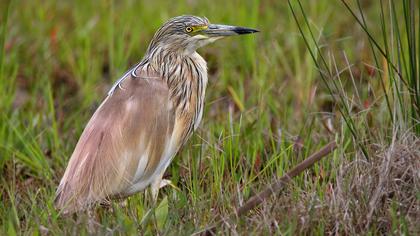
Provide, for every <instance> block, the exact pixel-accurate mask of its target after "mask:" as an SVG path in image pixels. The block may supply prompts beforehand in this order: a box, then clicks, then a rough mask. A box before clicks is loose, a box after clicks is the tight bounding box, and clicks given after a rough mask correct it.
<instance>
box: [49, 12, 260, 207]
mask: <svg viewBox="0 0 420 236" xmlns="http://www.w3.org/2000/svg"><path fill="white" fill-rule="evenodd" d="M255 32H258V30H256V29H251V28H246V27H239V26H230V25H221V24H211V23H210V22H209V20H208V19H207V18H205V17H198V16H191V15H184V16H178V17H174V18H172V19H170V20H168V21H167V22H166V23H164V24H163V25H162V26H161V27H160V28H159V29H158V30H157V32H156V33H155V34H154V36H153V38H152V40H151V42H150V44H149V46H148V48H147V51H146V54H145V56H144V57H143V59H142V60H141V61H140V62H139V63H137V64H136V65H135V66H134V67H132V68H131V69H129V70H128V71H127V72H126V73H125V74H124V75H123V76H122V77H121V78H120V79H118V80H117V81H116V83H115V84H114V85H113V86H112V88H111V89H110V91H109V92H108V95H107V97H106V98H105V99H104V101H103V102H102V103H101V105H100V106H99V107H98V108H97V110H96V111H95V112H94V114H93V115H92V117H91V119H90V120H89V121H88V123H87V125H86V127H85V129H84V130H83V132H82V134H81V136H80V138H79V141H78V142H77V144H76V147H75V149H74V151H73V154H72V155H71V157H70V160H69V162H68V165H67V168H66V170H65V172H64V175H63V177H62V179H61V181H60V184H59V186H58V188H57V191H56V198H55V206H56V207H57V209H60V210H61V211H62V212H64V213H72V212H77V211H81V210H84V209H87V208H90V207H91V206H93V205H94V204H97V203H102V202H107V201H109V200H110V199H113V198H125V197H128V196H130V195H133V194H135V193H138V192H140V191H142V190H144V189H145V188H147V187H149V186H150V189H151V193H152V194H151V195H152V198H153V199H157V195H158V191H159V187H160V184H161V181H162V177H163V174H164V172H165V170H166V169H167V168H168V166H169V164H170V163H171V161H172V160H173V158H174V157H175V155H176V153H177V152H178V151H179V150H180V148H181V147H182V146H183V145H184V144H185V143H186V141H187V140H188V139H189V138H190V136H191V135H192V133H193V132H194V131H195V130H196V129H197V127H198V126H199V124H200V121H201V119H202V115H203V105H204V99H205V93H206V86H207V80H208V78H207V64H206V61H205V60H204V59H203V58H202V57H201V56H200V55H199V54H198V53H197V52H196V50H197V49H198V48H200V47H203V46H205V45H207V44H209V43H212V42H214V41H216V40H218V39H221V38H223V37H227V36H233V35H242V34H250V33H255Z"/></svg>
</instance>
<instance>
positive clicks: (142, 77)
mask: <svg viewBox="0 0 420 236" xmlns="http://www.w3.org/2000/svg"><path fill="white" fill-rule="evenodd" d="M128 76H130V77H129V78H126V79H124V80H123V81H121V83H120V85H119V87H120V89H115V90H114V91H113V93H112V95H110V96H108V97H107V98H106V99H105V101H104V102H103V103H102V104H101V106H100V107H99V108H98V109H97V110H96V112H95V113H94V115H93V116H92V118H91V119H90V121H89V122H88V124H87V126H86V127H85V130H84V131H83V133H82V135H81V137H80V139H79V141H78V143H77V145H76V148H75V150H74V152H73V154H72V156H71V158H70V161H69V164H68V166H67V169H66V171H65V173H64V176H63V178H62V180H61V182H60V185H59V187H58V189H57V197H56V206H57V207H58V208H60V209H63V210H64V211H66V212H73V211H77V210H80V209H83V208H85V207H87V206H88V205H90V204H92V203H94V202H98V201H103V200H104V199H106V198H107V197H109V196H115V195H118V194H121V193H123V191H124V190H125V189H127V188H129V187H130V186H131V185H132V184H133V181H138V180H139V179H141V178H142V177H145V176H147V175H152V174H153V172H154V171H155V170H156V168H157V166H158V165H159V162H160V161H161V159H162V156H164V155H167V154H164V152H165V147H166V149H167V146H168V142H173V139H172V140H170V139H171V136H172V134H173V131H174V124H175V112H174V111H173V108H172V105H171V102H170V99H169V89H168V86H167V84H166V83H165V82H164V81H163V80H161V79H160V78H157V77H156V76H155V75H153V74H152V75H150V74H147V73H146V72H141V73H140V74H138V77H136V78H134V77H131V75H128ZM172 138H173V137H172ZM172 145H173V144H172ZM166 152H167V150H166ZM139 163H142V164H141V165H139ZM140 166H142V167H141V168H142V169H139V168H140Z"/></svg>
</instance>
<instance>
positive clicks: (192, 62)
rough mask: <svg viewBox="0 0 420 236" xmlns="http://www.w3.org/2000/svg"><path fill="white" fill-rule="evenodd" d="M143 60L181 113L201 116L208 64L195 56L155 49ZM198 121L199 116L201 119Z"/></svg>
mask: <svg viewBox="0 0 420 236" xmlns="http://www.w3.org/2000/svg"><path fill="white" fill-rule="evenodd" d="M148 55H150V56H149V57H148V58H145V60H146V61H145V64H146V65H147V66H150V67H151V68H153V70H154V71H156V72H157V73H158V74H159V75H160V77H161V78H162V79H164V80H165V81H166V83H167V84H168V87H169V90H170V93H171V94H170V97H171V99H172V101H173V103H174V105H175V106H176V107H177V111H179V112H180V113H184V112H188V111H189V110H191V111H193V112H194V113H197V114H194V116H197V118H198V116H201V114H198V113H201V112H202V106H203V102H204V96H205V89H206V86H207V63H206V61H205V60H204V59H203V58H202V57H201V56H200V55H199V54H198V53H197V52H193V53H190V54H185V53H180V52H174V51H170V50H165V49H164V48H161V49H156V50H155V51H153V52H151V53H149V54H148ZM200 118H201V117H200Z"/></svg>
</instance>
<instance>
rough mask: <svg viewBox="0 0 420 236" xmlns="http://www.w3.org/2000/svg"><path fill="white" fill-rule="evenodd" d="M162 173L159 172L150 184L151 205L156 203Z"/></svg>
mask: <svg viewBox="0 0 420 236" xmlns="http://www.w3.org/2000/svg"><path fill="white" fill-rule="evenodd" d="M162 177H163V173H162V174H159V175H158V176H157V177H156V178H155V179H154V180H153V182H152V184H151V185H150V193H151V195H152V202H153V205H156V203H157V199H158V195H159V189H160V182H162Z"/></svg>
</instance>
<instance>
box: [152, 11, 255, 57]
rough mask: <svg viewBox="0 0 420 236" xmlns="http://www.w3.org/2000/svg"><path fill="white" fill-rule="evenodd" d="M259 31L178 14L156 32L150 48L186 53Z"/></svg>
mask: <svg viewBox="0 0 420 236" xmlns="http://www.w3.org/2000/svg"><path fill="white" fill-rule="evenodd" d="M255 32H259V31H258V30H255V29H250V28H245V27H239V26H230V25H218V24H211V23H210V22H209V20H208V19H207V18H205V17H198V16H188V15H185V16H177V17H174V18H172V19H170V20H168V21H167V22H166V23H165V24H164V25H163V26H162V27H160V29H159V30H158V31H157V32H156V33H155V35H154V37H153V40H152V42H151V43H150V46H149V50H153V49H156V48H157V47H161V48H162V49H166V50H173V51H176V52H181V53H185V54H190V53H193V52H195V50H196V49H197V48H199V47H202V46H204V45H207V44H209V43H212V42H214V41H216V40H218V39H220V38H223V37H226V36H233V35H240V34H250V33H255Z"/></svg>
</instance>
